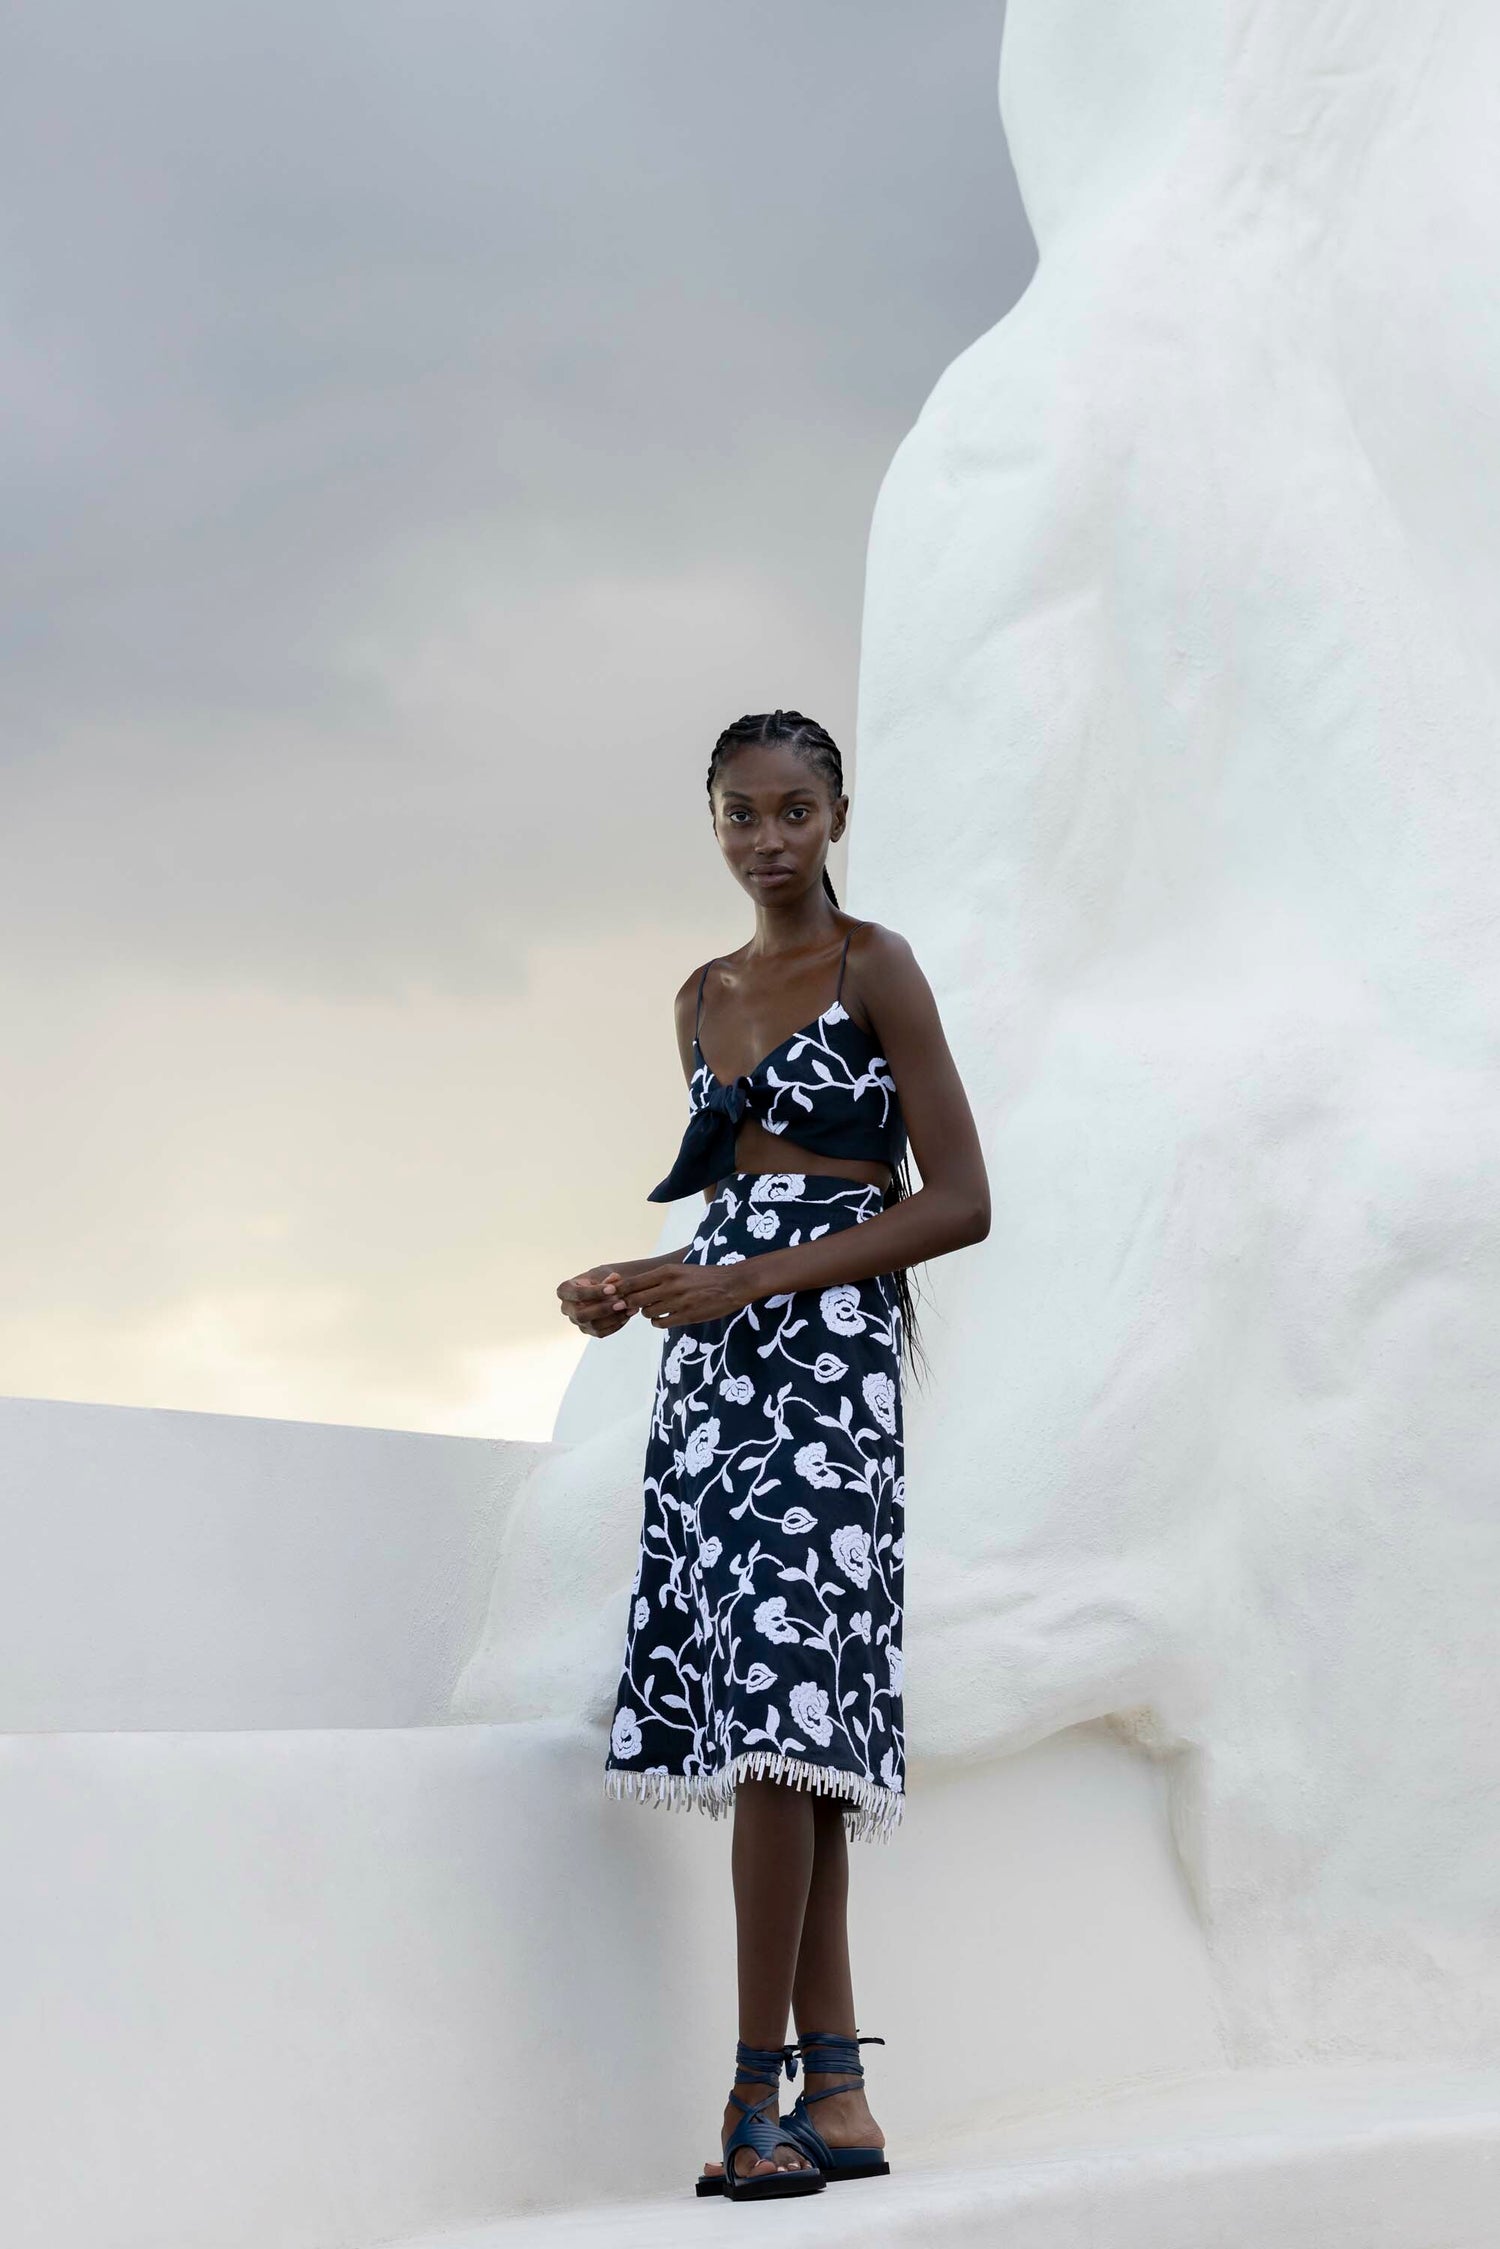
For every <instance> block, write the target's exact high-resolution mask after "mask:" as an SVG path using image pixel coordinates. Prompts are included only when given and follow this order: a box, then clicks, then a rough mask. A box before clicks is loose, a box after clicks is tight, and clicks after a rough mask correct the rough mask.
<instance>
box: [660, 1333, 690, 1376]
mask: <svg viewBox="0 0 1500 2249" xmlns="http://www.w3.org/2000/svg"><path fill="white" fill-rule="evenodd" d="M692 1348H693V1346H692V1341H691V1338H690V1337H688V1336H685V1335H679V1336H678V1338H677V1341H676V1342H675V1343H674V1344H673V1346H672V1348H671V1350H670V1351H669V1352H668V1353H667V1355H666V1358H665V1360H664V1361H663V1362H662V1370H661V1371H662V1375H663V1377H664V1379H665V1380H666V1381H668V1382H680V1381H681V1380H682V1362H683V1360H684V1359H685V1358H686V1357H687V1355H688V1353H689V1352H690V1351H691V1350H692Z"/></svg>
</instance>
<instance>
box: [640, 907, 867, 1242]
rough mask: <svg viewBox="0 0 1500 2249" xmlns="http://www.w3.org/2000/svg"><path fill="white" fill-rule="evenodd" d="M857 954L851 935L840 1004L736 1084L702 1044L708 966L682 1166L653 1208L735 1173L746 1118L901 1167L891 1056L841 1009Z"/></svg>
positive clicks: (821, 1147) (819, 1145)
mask: <svg viewBox="0 0 1500 2249" xmlns="http://www.w3.org/2000/svg"><path fill="white" fill-rule="evenodd" d="M853 934H854V932H853V931H852V930H851V931H850V933H849V935H850V936H851V937H852V936H853ZM848 958H849V938H848V937H846V938H845V939H844V950H843V953H842V954H841V956H840V958H839V981H838V988H837V990H836V991H835V993H834V995H833V1004H832V1005H831V1006H830V1007H825V1008H824V1010H823V1012H822V1014H821V1015H820V1016H818V1017H817V1018H816V1020H815V1021H814V1022H811V1023H805V1024H804V1025H803V1027H802V1029H801V1030H800V1031H793V1032H791V1033H790V1035H789V1036H788V1037H786V1038H784V1039H783V1040H782V1041H781V1044H780V1045H779V1046H773V1047H772V1049H771V1051H770V1053H769V1054H763V1055H762V1056H761V1058H760V1060H759V1061H758V1062H757V1063H756V1065H755V1068H754V1069H753V1070H750V1071H747V1072H746V1074H745V1075H744V1076H743V1077H738V1078H736V1079H735V1081H734V1083H733V1084H732V1085H724V1084H722V1083H721V1082H720V1080H719V1079H718V1078H716V1077H715V1076H714V1074H713V1072H712V1070H711V1069H710V1068H709V1066H708V1064H707V1063H706V1062H705V1061H704V1059H703V1049H702V1047H701V1046H700V1045H699V1044H698V1032H699V1029H700V1027H701V1025H702V1022H703V987H704V985H705V984H706V983H707V982H708V971H709V969H710V968H712V967H714V966H715V963H714V962H713V961H709V962H708V963H707V965H706V966H705V968H704V971H703V974H702V976H700V978H699V979H698V1014H697V1020H696V1021H695V1023H694V1025H693V1053H694V1055H695V1057H696V1058H697V1065H698V1066H697V1068H696V1069H695V1070H694V1072H693V1075H692V1079H691V1081H690V1083H689V1086H688V1107H689V1109H690V1110H691V1112H692V1114H691V1116H690V1117H689V1119H688V1127H687V1130H686V1132H685V1133H684V1134H683V1136H682V1146H681V1148H680V1149H679V1150H678V1152H677V1161H676V1163H675V1164H673V1166H672V1169H671V1170H670V1171H669V1172H668V1174H667V1176H666V1178H665V1179H664V1180H662V1182H661V1184H660V1185H659V1186H657V1187H653V1188H652V1190H651V1192H650V1194H649V1195H648V1196H647V1198H646V1199H647V1201H648V1202H653V1203H675V1202H676V1201H677V1200H678V1199H679V1197H681V1196H683V1195H691V1194H694V1193H696V1192H697V1191H699V1190H700V1189H702V1188H706V1187H712V1186H715V1185H716V1184H717V1182H718V1181H719V1180H721V1179H727V1178H728V1177H729V1175H730V1174H731V1172H733V1170H734V1169H735V1161H734V1143H735V1135H736V1134H737V1132H738V1131H739V1128H740V1126H741V1124H743V1122H744V1120H745V1119H746V1117H753V1118H754V1119H755V1122H756V1123H757V1124H758V1125H761V1126H763V1127H764V1129H765V1130H766V1131H767V1132H784V1133H785V1134H786V1135H787V1137H788V1138H789V1139H790V1140H792V1141H794V1142H795V1143H796V1145H797V1146H798V1147H799V1148H810V1149H812V1150H813V1151H814V1152H815V1153H816V1154H818V1155H822V1156H854V1157H858V1158H859V1159H861V1160H862V1161H864V1162H869V1163H877V1164H889V1165H890V1167H891V1169H892V1170H893V1171H894V1170H895V1168H896V1166H897V1164H899V1163H900V1161H901V1158H902V1156H903V1155H904V1154H905V1152H906V1124H905V1121H904V1119H903V1118H902V1115H901V1103H900V1100H899V1098H898V1096H897V1093H896V1082H895V1080H894V1078H893V1077H892V1076H891V1073H890V1069H889V1066H888V1065H887V1062H886V1059H885V1056H884V1055H883V1054H880V1053H878V1052H877V1051H876V1040H875V1036H874V1033H873V1032H871V1031H862V1030H861V1029H860V1027H859V1025H858V1024H857V1023H856V1022H855V1020H854V1018H853V1016H852V1015H851V1014H850V1013H849V1012H848V1010H847V1009H846V1008H845V1007H844V1006H843V1005H842V1003H841V995H842V993H843V989H844V968H845V964H846V963H847V961H848Z"/></svg>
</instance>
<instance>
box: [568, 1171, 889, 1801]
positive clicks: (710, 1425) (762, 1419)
mask: <svg viewBox="0 0 1500 2249" xmlns="http://www.w3.org/2000/svg"><path fill="white" fill-rule="evenodd" d="M882 1201H883V1198H882V1196H881V1194H880V1190H879V1189H878V1188H875V1187H861V1186H855V1185H852V1184H851V1183H850V1182H849V1181H847V1180H841V1179H834V1178H830V1177H828V1176H827V1175H826V1174H825V1175H822V1176H819V1175H817V1174H811V1173H810V1174H806V1175H804V1174H802V1173H799V1172H782V1173H751V1172H737V1173H736V1174H735V1175H734V1176H733V1177H732V1178H730V1179H727V1180H725V1181H724V1182H723V1184H722V1185H721V1187H720V1189H719V1191H718V1193H717V1195H716V1196H715V1197H714V1200H713V1201H712V1202H711V1203H710V1204H709V1205H708V1207H707V1209H706V1211H705V1213H704V1216H703V1221H702V1224H701V1225H700V1226H699V1229H698V1232H697V1234H696V1236H695V1237H694V1240H693V1244H692V1247H691V1249H690V1250H689V1252H688V1260H687V1261H688V1262H689V1263H696V1264H700V1265H727V1264H731V1263H735V1262H738V1261H740V1260H742V1259H744V1258H746V1257H756V1256H759V1255H761V1254H763V1253H764V1252H765V1251H766V1250H770V1249H785V1248H792V1247H795V1246H796V1245H797V1244H798V1243H799V1242H805V1241H812V1240H815V1239H816V1238H817V1237H818V1236H820V1235H823V1234H827V1233H830V1232H833V1231H837V1230H839V1229H841V1228H843V1227H846V1226H858V1225H860V1224H861V1223H862V1222H863V1221H864V1220H866V1219H869V1218H873V1217H874V1216H875V1214H876V1213H877V1212H878V1211H879V1210H880V1209H881V1208H882ZM905 1488H906V1487H905V1474H904V1466H903V1456H902V1442H901V1315H900V1307H899V1305H898V1303H897V1299H896V1291H895V1286H894V1284H893V1282H892V1280H891V1278H890V1276H889V1275H887V1274H881V1275H879V1276H878V1277H876V1278H875V1279H872V1280H866V1281H859V1282H842V1283H840V1284H838V1285H837V1286H835V1287H832V1288H825V1289H803V1290H798V1291H797V1293H796V1294H795V1295H783V1296H772V1297H766V1298H763V1299H762V1300H761V1301H760V1302H759V1303H756V1304H750V1305H747V1306H746V1307H745V1308H744V1309H743V1310H742V1311H738V1312H735V1313H733V1314H732V1315H730V1316H729V1317H728V1318H726V1319H722V1320H713V1321H708V1322H705V1323H704V1324H703V1325H701V1326H696V1327H686V1328H675V1329H673V1330H671V1331H670V1332H669V1333H668V1335H667V1336H666V1337H665V1338H664V1339H663V1344H662V1354H661V1366H660V1371H659V1373H658V1376H657V1383H656V1399H655V1408H654V1412H653V1414H652V1421H651V1434H650V1438H649V1440H648V1443H647V1448H646V1468H645V1508H644V1518H643V1522H642V1526H641V1546H640V1559H639V1563H638V1565H637V1569H636V1576H635V1583H634V1585H633V1586H632V1588H631V1594H630V1607H629V1613H628V1616H627V1619H626V1631H625V1658H624V1664H623V1667H622V1670H621V1675H620V1685H619V1691H618V1695H617V1698H616V1704H615V1714H614V1724H613V1726H612V1728H611V1732H610V1749H609V1758H608V1762H607V1767H606V1778H605V1785H606V1788H607V1789H608V1791H609V1793H610V1794H612V1795H615V1796H636V1797H640V1798H642V1799H644V1800H645V1801H647V1802H649V1803H656V1804H668V1805H696V1806H697V1807H699V1808H700V1809H702V1810H704V1811H707V1812H709V1813H711V1814H713V1815H715V1816H717V1815H719V1814H722V1813H723V1812H725V1811H727V1810H728V1809H729V1807H730V1805H731V1803H732V1802H733V1798H734V1790H735V1786H736V1783H737V1782H738V1781H740V1780H742V1779H746V1778H766V1779H774V1780H779V1781H785V1782H789V1783H791V1784H792V1785H793V1786H795V1787H799V1788H810V1789H814V1790H816V1791H818V1792H819V1793H820V1794H823V1795H827V1796H832V1797H837V1798H840V1799H842V1801H843V1805H844V1817H845V1824H846V1826H847V1828H848V1831H849V1833H850V1835H851V1836H858V1837H865V1836H884V1835H888V1834H889V1833H890V1831H891V1830H892V1828H893V1827H894V1826H895V1824H896V1822H897V1821H898V1820H899V1818H900V1816H901V1806H902V1798H903V1792H904V1787H905V1747H904V1737H903V1730H902V1705H901V1664H902V1656H901V1596H902V1563H903V1556H904V1553H905V1529H904V1512H903V1511H904V1503H905Z"/></svg>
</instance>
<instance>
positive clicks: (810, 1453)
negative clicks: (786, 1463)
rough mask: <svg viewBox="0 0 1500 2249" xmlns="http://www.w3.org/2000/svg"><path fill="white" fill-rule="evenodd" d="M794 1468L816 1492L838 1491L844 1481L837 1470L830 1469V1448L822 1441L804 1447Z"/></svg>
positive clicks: (797, 1455)
mask: <svg viewBox="0 0 1500 2249" xmlns="http://www.w3.org/2000/svg"><path fill="white" fill-rule="evenodd" d="M792 1466H793V1467H794V1468H795V1469H796V1471H797V1474H798V1475H799V1476H801V1477H802V1478H804V1480H805V1481H806V1482H807V1483H809V1484H811V1485H812V1486H813V1488H814V1490H816V1491H820V1492H821V1491H837V1490H838V1487H839V1486H840V1484H841V1483H842V1482H843V1480H844V1479H843V1477H842V1476H840V1475H839V1474H838V1473H837V1471H836V1470H835V1469H832V1468H830V1467H829V1465H828V1447H827V1446H826V1445H825V1444H824V1443H823V1442H822V1440H821V1439H819V1440H817V1441H816V1442H815V1443H813V1444H810V1445H803V1446H802V1448H801V1450H800V1451H799V1452H798V1453H797V1454H796V1455H795V1456H794V1458H793V1460H792Z"/></svg>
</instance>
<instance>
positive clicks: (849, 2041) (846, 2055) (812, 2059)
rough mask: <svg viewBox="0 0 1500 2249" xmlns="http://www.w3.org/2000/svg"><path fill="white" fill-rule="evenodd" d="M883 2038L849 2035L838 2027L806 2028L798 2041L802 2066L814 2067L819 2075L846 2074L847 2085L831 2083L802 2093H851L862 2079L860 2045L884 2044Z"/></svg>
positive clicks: (818, 2096)
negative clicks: (835, 2028) (812, 2091)
mask: <svg viewBox="0 0 1500 2249" xmlns="http://www.w3.org/2000/svg"><path fill="white" fill-rule="evenodd" d="M884 2044H885V2040H884V2039H883V2038H860V2037H858V2036H855V2037H853V2038H851V2037H849V2036H848V2034H847V2033H846V2032H844V2031H839V2030H805V2031H804V2032H803V2033H802V2035H801V2037H800V2038H799V2039H798V2041H797V2048H798V2051H799V2052H800V2054H801V2056H802V2066H803V2068H804V2069H811V2070H816V2071H817V2073H818V2075H819V2076H820V2077H823V2076H828V2077H848V2078H852V2080H853V2083H852V2084H849V2085H830V2086H828V2087H826V2088H825V2090H824V2091H823V2092H821V2093H804V2094H803V2096H802V2097H803V2099H804V2100H805V2101H824V2100H827V2098H828V2095H829V2094H830V2093H852V2092H853V2091H854V2089H855V2087H856V2086H859V2085H863V2083H864V2081H865V2071H864V2064H863V2063H862V2062H861V2060H860V2058H859V2050H860V2048H861V2046H883V2045H884Z"/></svg>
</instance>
